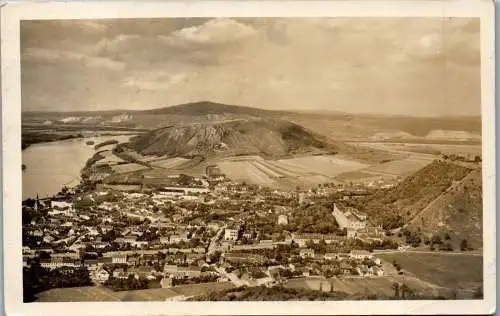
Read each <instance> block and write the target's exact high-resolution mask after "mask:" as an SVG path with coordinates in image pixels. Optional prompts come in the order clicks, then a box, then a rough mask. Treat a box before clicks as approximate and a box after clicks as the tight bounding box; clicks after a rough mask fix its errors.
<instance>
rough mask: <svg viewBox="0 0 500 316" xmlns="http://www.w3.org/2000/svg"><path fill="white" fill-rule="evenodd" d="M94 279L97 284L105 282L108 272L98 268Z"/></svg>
mask: <svg viewBox="0 0 500 316" xmlns="http://www.w3.org/2000/svg"><path fill="white" fill-rule="evenodd" d="M95 278H96V280H97V281H98V282H106V281H107V280H108V279H109V272H108V271H106V270H104V269H103V268H99V269H97V270H96V271H95Z"/></svg>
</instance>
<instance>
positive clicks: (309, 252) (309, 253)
mask: <svg viewBox="0 0 500 316" xmlns="http://www.w3.org/2000/svg"><path fill="white" fill-rule="evenodd" d="M300 256H301V257H302V258H314V249H310V248H306V249H301V250H300Z"/></svg>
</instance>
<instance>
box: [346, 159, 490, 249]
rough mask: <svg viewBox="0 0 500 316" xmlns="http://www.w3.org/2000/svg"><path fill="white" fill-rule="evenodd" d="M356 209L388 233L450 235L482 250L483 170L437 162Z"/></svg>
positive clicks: (370, 198) (360, 201)
mask: <svg viewBox="0 0 500 316" xmlns="http://www.w3.org/2000/svg"><path fill="white" fill-rule="evenodd" d="M350 203H351V204H352V205H351V206H355V207H357V208H359V209H361V210H363V211H365V212H367V213H368V214H369V217H370V218H371V219H372V221H374V222H375V223H376V224H380V225H382V226H383V227H384V228H386V229H394V228H398V227H405V228H408V229H410V230H420V231H422V232H424V233H428V234H434V233H438V232H441V233H449V234H450V235H451V236H455V237H456V238H452V241H455V242H456V243H455V244H457V245H458V243H459V242H460V240H461V239H462V238H466V239H468V240H469V243H471V244H473V245H474V247H479V246H480V243H481V236H482V183H481V170H480V168H477V166H476V167H475V168H473V166H472V165H471V166H470V168H469V167H468V166H464V165H458V164H455V163H453V162H447V161H435V162H433V163H432V164H430V165H428V166H426V167H425V168H423V169H422V170H420V171H418V172H416V173H415V174H414V175H412V176H409V177H407V178H406V179H404V180H403V181H402V182H400V183H399V184H398V185H396V186H395V187H393V188H390V189H385V190H379V191H377V192H376V193H374V194H373V195H371V196H368V197H367V198H365V199H362V200H358V201H351V202H350Z"/></svg>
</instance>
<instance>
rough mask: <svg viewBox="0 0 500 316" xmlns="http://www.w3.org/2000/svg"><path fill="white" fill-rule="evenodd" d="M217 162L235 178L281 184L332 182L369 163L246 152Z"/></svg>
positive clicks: (223, 170)
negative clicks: (276, 157)
mask: <svg viewBox="0 0 500 316" xmlns="http://www.w3.org/2000/svg"><path fill="white" fill-rule="evenodd" d="M217 165H218V166H219V168H220V169H221V171H222V172H223V173H224V174H225V175H226V176H227V177H229V178H231V179H234V180H240V181H247V182H249V183H254V184H263V185H278V186H282V184H285V183H290V182H296V183H307V184H310V185H315V184H319V183H325V182H332V181H333V178H334V177H335V176H337V175H338V174H340V173H342V172H346V171H353V170H359V169H362V168H366V167H367V166H368V165H365V164H361V163H358V162H355V161H349V160H344V159H340V158H337V157H333V156H306V157H300V158H292V159H281V160H275V161H273V160H264V159H262V158H261V157H253V156H245V157H233V158H231V159H225V160H223V161H221V162H219V163H218V164H217Z"/></svg>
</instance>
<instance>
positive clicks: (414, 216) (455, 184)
mask: <svg viewBox="0 0 500 316" xmlns="http://www.w3.org/2000/svg"><path fill="white" fill-rule="evenodd" d="M469 174H470V172H469V173H468V174H466V175H465V176H464V177H463V178H462V179H460V180H458V181H454V182H452V183H451V185H450V186H449V187H448V188H446V190H444V192H442V193H441V194H439V195H438V196H437V197H436V198H435V199H434V200H432V201H431V202H430V203H429V204H427V206H426V207H424V208H423V209H422V210H421V211H418V212H417V213H416V214H413V216H412V217H410V219H409V220H408V221H407V222H406V224H405V225H403V228H406V227H408V225H410V224H412V223H413V222H414V220H415V219H416V218H417V217H419V216H420V215H422V214H424V213H425V212H426V211H427V210H428V209H429V208H430V207H432V206H433V205H434V204H435V203H438V202H439V200H440V199H441V198H442V197H443V196H444V195H445V194H447V193H449V192H450V191H451V190H453V189H454V188H456V187H458V186H459V185H461V184H462V182H463V181H464V180H465V178H467V176H468V175H469Z"/></svg>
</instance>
